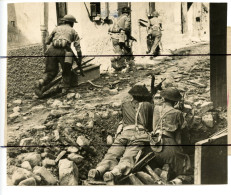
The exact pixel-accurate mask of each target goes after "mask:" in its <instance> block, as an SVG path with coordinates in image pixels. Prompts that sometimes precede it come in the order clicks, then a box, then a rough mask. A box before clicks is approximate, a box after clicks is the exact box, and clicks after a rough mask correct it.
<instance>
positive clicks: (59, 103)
mask: <svg viewBox="0 0 231 195" xmlns="http://www.w3.org/2000/svg"><path fill="white" fill-rule="evenodd" d="M62 105H63V103H62V102H61V101H59V100H55V101H54V102H53V103H52V104H51V107H52V108H56V107H60V106H62Z"/></svg>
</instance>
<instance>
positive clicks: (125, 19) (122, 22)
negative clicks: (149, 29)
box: [118, 14, 131, 32]
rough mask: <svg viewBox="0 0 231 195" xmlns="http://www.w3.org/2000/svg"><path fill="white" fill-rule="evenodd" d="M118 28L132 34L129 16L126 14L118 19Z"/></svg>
mask: <svg viewBox="0 0 231 195" xmlns="http://www.w3.org/2000/svg"><path fill="white" fill-rule="evenodd" d="M118 26H119V27H120V29H122V30H124V31H125V32H130V31H131V19H130V17H129V16H127V15H126V14H122V15H121V16H120V17H119V18H118Z"/></svg>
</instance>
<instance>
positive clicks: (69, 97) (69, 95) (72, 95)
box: [67, 93, 75, 100]
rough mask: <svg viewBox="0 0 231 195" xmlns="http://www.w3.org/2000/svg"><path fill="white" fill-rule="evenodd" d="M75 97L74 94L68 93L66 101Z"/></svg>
mask: <svg viewBox="0 0 231 195" xmlns="http://www.w3.org/2000/svg"><path fill="white" fill-rule="evenodd" d="M74 97H75V93H68V94H67V99H68V100H70V99H73V98H74Z"/></svg>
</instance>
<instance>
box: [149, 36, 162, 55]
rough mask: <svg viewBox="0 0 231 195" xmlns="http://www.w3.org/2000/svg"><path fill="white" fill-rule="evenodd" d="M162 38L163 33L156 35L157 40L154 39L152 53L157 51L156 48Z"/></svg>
mask: <svg viewBox="0 0 231 195" xmlns="http://www.w3.org/2000/svg"><path fill="white" fill-rule="evenodd" d="M160 39H161V35H156V36H155V41H154V43H153V46H152V49H151V52H150V53H151V54H154V53H155V51H156V48H157V46H158V45H159V42H160Z"/></svg>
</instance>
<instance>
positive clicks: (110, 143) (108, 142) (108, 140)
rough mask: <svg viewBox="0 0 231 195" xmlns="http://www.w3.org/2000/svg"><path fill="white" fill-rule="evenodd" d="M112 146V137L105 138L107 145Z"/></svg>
mask: <svg viewBox="0 0 231 195" xmlns="http://www.w3.org/2000/svg"><path fill="white" fill-rule="evenodd" d="M112 144H113V137H112V136H111V135H108V136H107V145H108V146H110V145H112Z"/></svg>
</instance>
